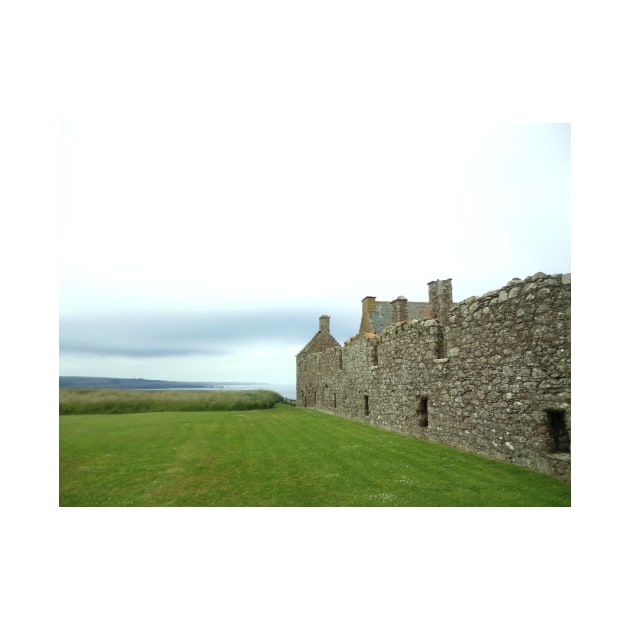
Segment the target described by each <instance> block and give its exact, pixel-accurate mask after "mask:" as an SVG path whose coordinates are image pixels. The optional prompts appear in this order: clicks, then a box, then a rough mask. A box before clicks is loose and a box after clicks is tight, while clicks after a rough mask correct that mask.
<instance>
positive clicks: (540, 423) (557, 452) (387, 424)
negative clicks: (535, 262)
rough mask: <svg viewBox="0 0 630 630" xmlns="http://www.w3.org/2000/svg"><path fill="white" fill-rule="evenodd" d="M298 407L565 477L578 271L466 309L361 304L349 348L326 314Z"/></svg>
mask: <svg viewBox="0 0 630 630" xmlns="http://www.w3.org/2000/svg"><path fill="white" fill-rule="evenodd" d="M296 363H297V388H296V393H297V400H296V404H297V405H298V406H302V407H313V408H316V409H320V410H322V411H327V412H330V413H333V414H335V415H339V416H343V417H346V418H350V419H353V420H358V421H361V422H366V423H369V424H372V425H374V426H377V427H381V428H384V429H389V430H392V431H396V432H399V433H402V434H405V435H410V436H414V437H417V438H421V439H424V440H429V441H432V442H440V443H443V444H447V445H450V446H453V447H456V448H459V449H462V450H465V451H469V452H472V453H476V454H479V455H484V456H488V457H492V458H495V459H499V460H504V461H509V462H512V463H514V464H518V465H520V466H524V467H527V468H531V469H533V470H537V471H540V472H544V473H547V474H552V475H556V476H559V477H563V478H565V479H568V478H569V477H570V469H571V455H570V444H571V275H570V274H555V275H546V274H542V273H537V274H535V275H533V276H529V277H527V278H525V279H524V280H521V279H518V278H515V279H514V280H512V281H511V282H509V283H508V284H507V285H506V286H504V287H502V288H501V289H498V290H496V291H490V292H489V293H486V294H485V295H482V296H481V297H471V298H468V299H466V300H464V301H462V302H459V303H454V302H453V300H452V287H451V280H436V281H434V282H430V283H429V301H428V302H410V301H408V300H407V299H406V298H405V297H402V296H400V297H398V298H396V299H395V300H393V301H391V302H381V301H377V300H376V298H375V297H371V296H368V297H365V298H364V299H363V302H362V314H361V324H360V328H359V332H358V334H357V335H355V336H354V337H352V338H350V339H349V340H348V341H346V342H345V343H344V345H343V347H342V346H341V345H340V344H339V343H338V342H337V340H336V339H335V338H334V337H333V336H332V335H331V334H330V317H329V316H328V315H322V316H321V317H320V319H319V330H318V331H317V333H316V334H315V335H314V337H313V338H312V339H311V340H310V341H309V343H308V344H307V345H306V346H305V347H304V348H303V349H302V350H301V351H300V352H299V353H298V355H297V357H296Z"/></svg>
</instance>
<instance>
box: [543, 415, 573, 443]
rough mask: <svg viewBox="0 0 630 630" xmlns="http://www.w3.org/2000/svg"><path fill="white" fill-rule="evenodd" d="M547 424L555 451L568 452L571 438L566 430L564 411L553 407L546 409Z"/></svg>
mask: <svg viewBox="0 0 630 630" xmlns="http://www.w3.org/2000/svg"><path fill="white" fill-rule="evenodd" d="M547 424H548V425H549V431H550V433H551V437H552V438H553V444H554V452H555V453H570V452H571V439H570V437H569V432H568V430H567V422H566V417H565V412H564V411H558V410H555V409H548V410H547Z"/></svg>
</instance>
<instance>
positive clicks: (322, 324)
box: [319, 315, 330, 334]
mask: <svg viewBox="0 0 630 630" xmlns="http://www.w3.org/2000/svg"><path fill="white" fill-rule="evenodd" d="M319 332H323V333H327V334H330V315H322V316H321V317H320V318H319Z"/></svg>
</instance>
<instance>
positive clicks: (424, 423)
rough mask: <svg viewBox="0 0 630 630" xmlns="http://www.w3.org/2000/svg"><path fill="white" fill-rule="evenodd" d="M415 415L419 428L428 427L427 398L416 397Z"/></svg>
mask: <svg viewBox="0 0 630 630" xmlns="http://www.w3.org/2000/svg"><path fill="white" fill-rule="evenodd" d="M416 414H417V415H418V424H419V425H420V426H421V427H428V426H429V399H428V397H427V396H416Z"/></svg>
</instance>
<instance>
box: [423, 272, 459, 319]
mask: <svg viewBox="0 0 630 630" xmlns="http://www.w3.org/2000/svg"><path fill="white" fill-rule="evenodd" d="M429 304H430V306H431V310H432V311H433V318H434V319H437V320H439V321H441V322H442V323H446V317H447V316H448V312H449V311H450V310H451V307H452V306H453V288H452V287H451V279H450V278H449V279H448V280H433V282H429Z"/></svg>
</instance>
